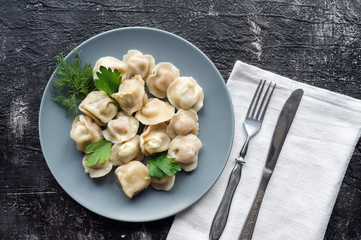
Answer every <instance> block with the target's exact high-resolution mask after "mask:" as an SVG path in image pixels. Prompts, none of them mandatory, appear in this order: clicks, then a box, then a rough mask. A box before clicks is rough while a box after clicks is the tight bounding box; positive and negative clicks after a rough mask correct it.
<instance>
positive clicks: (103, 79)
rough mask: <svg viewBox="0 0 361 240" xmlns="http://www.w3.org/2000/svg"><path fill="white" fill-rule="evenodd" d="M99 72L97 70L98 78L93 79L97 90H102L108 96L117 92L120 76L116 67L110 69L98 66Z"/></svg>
mask: <svg viewBox="0 0 361 240" xmlns="http://www.w3.org/2000/svg"><path fill="white" fill-rule="evenodd" d="M99 71H100V72H97V76H98V78H99V79H96V80H95V86H96V87H97V89H98V90H103V91H104V92H106V93H107V94H108V95H109V96H111V95H112V94H113V93H116V92H118V89H119V85H120V81H122V76H121V75H120V72H118V70H117V69H114V71H112V69H111V68H108V69H107V68H106V67H104V66H100V68H99Z"/></svg>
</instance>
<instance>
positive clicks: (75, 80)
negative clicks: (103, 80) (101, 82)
mask: <svg viewBox="0 0 361 240" xmlns="http://www.w3.org/2000/svg"><path fill="white" fill-rule="evenodd" d="M73 53H74V55H75V59H74V62H70V61H68V60H67V59H65V57H64V56H63V55H59V56H57V68H56V73H55V76H54V79H53V82H52V89H51V98H52V100H53V101H55V102H57V103H58V104H59V105H61V106H62V107H64V108H65V111H66V114H67V115H68V116H69V115H72V116H75V115H76V114H77V113H78V105H79V103H80V102H81V101H82V100H83V99H84V98H85V97H86V96H87V95H88V93H90V92H91V91H93V90H95V84H94V80H93V69H92V67H91V64H90V63H88V64H85V65H84V67H82V66H81V61H80V54H79V52H78V51H77V50H76V49H73Z"/></svg>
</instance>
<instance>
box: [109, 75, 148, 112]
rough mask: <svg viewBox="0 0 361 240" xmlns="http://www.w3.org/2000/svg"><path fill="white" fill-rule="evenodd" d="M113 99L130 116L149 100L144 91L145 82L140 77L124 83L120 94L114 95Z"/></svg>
mask: <svg viewBox="0 0 361 240" xmlns="http://www.w3.org/2000/svg"><path fill="white" fill-rule="evenodd" d="M112 97H113V98H114V99H115V100H116V101H117V102H118V103H119V105H120V107H121V108H122V110H123V111H124V112H125V113H126V114H127V115H129V116H130V115H132V114H133V113H134V112H136V111H138V110H140V109H141V108H142V106H143V104H145V103H146V102H147V99H148V97H147V94H146V92H145V89H144V81H143V79H142V77H141V76H140V75H136V76H134V77H132V78H130V79H126V80H124V81H122V82H121V83H120V85H119V90H118V92H117V93H114V94H113V95H112Z"/></svg>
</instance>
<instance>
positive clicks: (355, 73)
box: [0, 0, 361, 240]
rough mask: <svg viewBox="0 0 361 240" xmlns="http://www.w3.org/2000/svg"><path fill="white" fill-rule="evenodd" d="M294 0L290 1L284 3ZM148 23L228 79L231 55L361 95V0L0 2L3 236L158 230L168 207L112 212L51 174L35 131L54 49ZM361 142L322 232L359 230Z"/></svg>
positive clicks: (350, 234) (150, 233)
mask: <svg viewBox="0 0 361 240" xmlns="http://www.w3.org/2000/svg"><path fill="white" fill-rule="evenodd" d="M289 2H293V3H289ZM127 26H148V27H155V28H159V29H163V30H167V31H169V32H172V33H175V34H178V35H179V36H181V37H183V38H185V39H187V40H189V41H190V42H192V43H193V44H195V45H196V46H197V47H199V48H200V49H201V50H202V51H203V52H204V53H205V54H206V55H207V56H208V57H209V58H210V59H211V60H212V61H213V62H214V63H215V65H216V66H217V67H218V69H219V70H220V72H221V74H222V75H223V77H224V79H227V78H228V76H229V74H230V71H231V69H232V66H233V64H234V62H235V61H236V60H237V59H240V60H243V61H245V62H247V63H250V64H253V65H256V66H259V67H262V68H264V69H267V70H271V71H273V72H276V73H278V74H281V75H284V76H287V77H290V78H293V79H295V80H297V81H300V82H305V83H308V84H311V85H314V86H319V87H322V88H326V89H329V90H331V91H335V92H338V93H342V94H346V95H349V96H351V97H354V98H358V99H361V92H360V82H361V80H360V69H361V41H360V40H361V39H360V38H361V3H360V1H358V0H357V1H354V0H343V1H342V0H332V1H321V0H314V1H313V0H309V1H306V0H298V1H281V0H280V1H272V0H269V1H266V0H258V1H252V0H245V1H230V0H228V1H221V0H214V1H197V2H196V3H193V1H190V0H187V1H172V0H170V1H160V0H155V1H134V2H131V1H107V3H103V2H102V1H99V0H94V1H81V2H80V1H76V3H75V1H57V0H49V1H47V0H44V1H1V8H0V89H1V94H0V119H1V120H0V130H1V134H0V142H1V144H0V152H1V168H0V238H2V239H165V238H166V235H167V232H168V230H169V228H170V226H171V224H172V220H173V218H172V217H171V218H167V219H163V220H160V221H155V222H149V223H136V224H135V223H126V222H116V221H112V220H109V219H105V218H103V217H100V216H98V215H96V214H94V213H92V212H89V211H88V210H86V209H84V208H83V207H81V206H80V205H78V204H77V203H76V202H75V201H74V200H72V199H71V198H70V197H69V196H68V195H67V194H66V193H65V192H64V191H63V190H62V189H61V187H60V186H59V185H58V184H57V182H56V181H55V179H54V178H53V177H52V175H51V173H50V171H49V169H48V167H47V166H46V163H45V161H44V158H43V155H42V152H41V149H40V143H39V138H38V127H37V123H38V111H39V106H40V101H41V96H42V92H43V90H44V88H45V85H46V83H47V81H48V79H49V77H50V75H51V73H52V72H53V70H54V68H55V57H56V55H58V54H60V53H67V52H68V51H69V46H71V45H73V46H74V45H78V44H80V43H81V42H83V41H84V40H86V39H88V38H89V37H92V36H94V35H96V34H98V33H101V32H103V31H106V30H110V29H114V28H119V27H127ZM360 151H361V144H360V143H358V144H357V145H356V149H355V153H354V155H353V156H352V159H351V162H350V165H349V168H348V170H347V172H346V176H345V179H344V181H343V183H342V186H341V189H340V193H339V195H338V198H337V201H336V204H335V207H334V209H333V212H332V216H331V219H330V222H329V225H328V228H327V232H326V235H325V239H327V240H339V239H361V163H360V160H361V153H360Z"/></svg>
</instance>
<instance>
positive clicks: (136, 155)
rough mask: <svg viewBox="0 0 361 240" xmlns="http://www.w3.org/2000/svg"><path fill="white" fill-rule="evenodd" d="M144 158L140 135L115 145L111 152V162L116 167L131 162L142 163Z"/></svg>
mask: <svg viewBox="0 0 361 240" xmlns="http://www.w3.org/2000/svg"><path fill="white" fill-rule="evenodd" d="M143 158H144V154H143V153H142V150H141V148H140V138H139V135H136V136H135V137H133V138H132V139H130V140H128V141H126V142H122V143H116V144H114V145H113V146H112V149H111V151H110V158H109V160H110V161H111V162H112V163H113V164H114V166H121V165H124V164H126V163H128V162H130V161H141V160H143Z"/></svg>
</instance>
